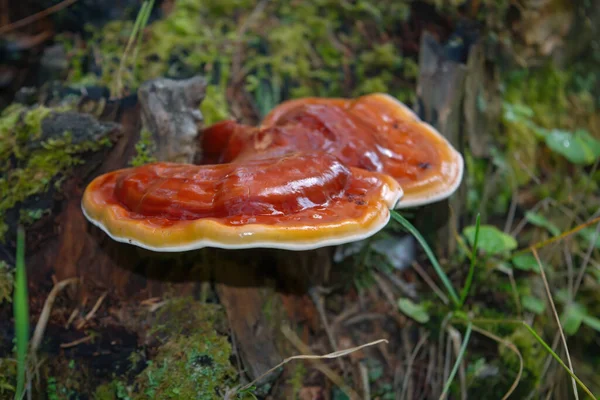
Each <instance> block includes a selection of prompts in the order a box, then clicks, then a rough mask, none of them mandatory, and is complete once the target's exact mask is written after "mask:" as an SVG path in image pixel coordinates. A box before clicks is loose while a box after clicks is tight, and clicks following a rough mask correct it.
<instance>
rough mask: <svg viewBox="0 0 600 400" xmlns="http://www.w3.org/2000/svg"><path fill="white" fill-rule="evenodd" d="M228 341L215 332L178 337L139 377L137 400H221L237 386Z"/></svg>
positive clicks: (165, 347) (207, 331) (208, 331)
mask: <svg viewBox="0 0 600 400" xmlns="http://www.w3.org/2000/svg"><path fill="white" fill-rule="evenodd" d="M230 354H231V347H230V345H229V343H228V342H227V338H226V337H224V336H219V335H217V333H216V332H215V331H214V330H203V331H200V332H198V333H196V334H194V335H191V336H184V335H176V336H175V337H173V338H172V339H171V340H169V341H168V342H167V343H165V344H164V345H163V346H162V347H161V348H160V349H159V352H158V354H157V356H156V357H155V359H154V360H153V361H152V363H151V364H150V365H149V366H148V367H147V368H146V369H145V370H144V371H143V372H142V373H141V374H140V375H139V376H138V379H137V383H138V385H139V387H138V390H137V392H138V395H136V399H155V398H160V399H179V398H184V399H219V398H222V396H223V394H224V393H225V390H226V389H227V388H228V387H231V386H232V385H233V384H234V378H235V370H234V368H233V367H232V365H231V364H230V363H229V356H230Z"/></svg>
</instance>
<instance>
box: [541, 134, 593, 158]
mask: <svg viewBox="0 0 600 400" xmlns="http://www.w3.org/2000/svg"><path fill="white" fill-rule="evenodd" d="M546 145H548V147H549V148H550V149H552V150H553V151H554V152H556V153H558V154H561V155H563V156H564V157H565V158H567V160H569V161H571V162H572V163H574V164H584V165H587V164H592V163H593V162H594V161H596V159H597V158H598V157H600V142H599V141H598V140H597V139H595V138H593V137H592V136H591V135H590V134H589V133H588V132H587V131H585V130H583V129H579V130H577V131H575V132H574V133H572V132H569V131H564V130H560V129H553V130H552V131H551V132H550V134H549V135H548V136H546Z"/></svg>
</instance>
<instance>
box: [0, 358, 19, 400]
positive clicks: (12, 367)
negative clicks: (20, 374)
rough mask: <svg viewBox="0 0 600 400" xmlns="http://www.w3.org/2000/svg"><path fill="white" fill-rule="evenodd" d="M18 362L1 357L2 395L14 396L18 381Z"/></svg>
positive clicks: (0, 389)
mask: <svg viewBox="0 0 600 400" xmlns="http://www.w3.org/2000/svg"><path fill="white" fill-rule="evenodd" d="M16 377H17V362H16V361H15V360H11V359H8V358H0V397H1V398H7V399H8V398H12V397H13V396H14V392H15V386H16V383H17V379H16Z"/></svg>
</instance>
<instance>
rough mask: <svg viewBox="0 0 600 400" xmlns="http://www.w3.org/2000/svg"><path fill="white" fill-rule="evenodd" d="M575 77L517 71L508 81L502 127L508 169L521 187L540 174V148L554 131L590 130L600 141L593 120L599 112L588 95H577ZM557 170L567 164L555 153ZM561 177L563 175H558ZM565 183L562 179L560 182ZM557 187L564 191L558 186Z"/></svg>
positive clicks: (556, 72) (550, 70)
mask: <svg viewBox="0 0 600 400" xmlns="http://www.w3.org/2000/svg"><path fill="white" fill-rule="evenodd" d="M573 79H575V76H574V75H573V74H572V73H570V72H568V71H561V70H558V69H557V68H555V67H554V66H546V67H544V68H539V69H528V70H517V71H513V72H511V73H510V74H508V75H507V76H506V78H505V81H506V86H505V98H504V113H503V123H504V126H505V132H506V139H507V141H506V144H507V152H508V154H510V157H509V158H508V162H509V165H510V167H511V169H512V171H513V173H514V177H515V178H516V181H517V183H518V184H520V185H522V184H525V183H528V182H529V181H530V180H531V177H532V176H535V175H537V174H538V168H539V160H540V158H541V157H540V155H541V152H542V151H543V150H544V148H542V147H541V146H540V144H541V143H543V142H544V141H545V138H546V137H547V136H548V135H549V133H550V132H551V131H552V130H555V129H561V130H565V131H575V130H577V129H581V128H583V129H586V130H589V132H590V133H591V135H592V136H595V137H599V136H600V132H598V131H595V130H597V124H595V123H594V121H593V119H592V118H591V117H592V116H593V115H594V113H595V112H596V110H595V107H594V104H593V99H592V98H591V96H590V95H589V93H585V92H574V90H573V84H572V81H573ZM544 155H545V156H546V155H548V156H552V157H553V158H554V159H555V160H556V162H557V165H556V166H557V167H558V168H560V167H561V166H562V165H565V164H566V161H565V158H564V157H562V156H560V155H559V154H557V153H554V152H546V153H544ZM555 176H557V177H560V176H562V175H561V174H555ZM561 179H562V178H561ZM555 183H558V185H555V187H564V186H565V185H562V182H560V183H559V182H555Z"/></svg>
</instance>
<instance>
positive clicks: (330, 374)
mask: <svg viewBox="0 0 600 400" xmlns="http://www.w3.org/2000/svg"><path fill="white" fill-rule="evenodd" d="M281 332H282V333H283V334H284V335H285V337H286V338H287V339H288V340H289V341H290V342H291V343H292V344H293V345H294V346H295V347H296V348H297V349H298V350H299V351H301V352H303V353H307V354H301V355H297V356H292V357H288V358H286V359H285V360H283V361H282V362H280V363H279V364H277V365H276V366H274V367H273V368H271V369H270V370H268V371H267V372H265V373H264V374H262V375H261V376H259V377H258V378H256V379H254V380H253V381H252V382H250V383H248V384H246V385H244V386H242V387H240V388H238V389H236V390H235V391H234V394H235V393H237V392H240V391H242V390H245V389H248V388H249V387H251V386H252V385H254V384H255V383H256V382H258V381H260V380H261V379H262V378H264V377H265V376H267V375H269V374H270V373H272V372H273V371H275V370H277V369H278V368H280V367H282V366H284V365H285V364H287V363H288V362H290V361H292V360H322V359H337V358H339V357H343V356H346V355H348V354H351V353H354V352H356V351H359V350H362V349H364V348H365V347H369V346H374V345H376V344H379V343H388V341H387V340H386V339H379V340H375V341H374V342H369V343H366V344H363V345H360V346H357V347H352V348H350V349H346V350H340V351H334V352H333V353H329V354H325V355H322V356H318V355H314V354H310V353H311V351H310V348H309V347H308V346H307V345H306V344H304V343H303V342H302V340H300V338H299V337H298V336H297V335H296V334H295V333H294V332H293V331H292V330H291V329H290V328H289V327H288V326H286V325H283V326H282V327H281ZM315 367H316V368H317V369H318V370H319V371H321V372H322V373H324V374H325V375H326V376H327V378H329V379H330V380H331V381H332V382H333V383H334V384H336V385H337V386H338V387H339V388H340V389H341V390H343V391H344V392H345V393H346V394H347V395H348V396H350V398H351V399H359V398H360V397H359V396H358V393H356V392H355V391H354V390H353V389H352V388H350V387H348V386H347V385H346V384H345V383H344V380H343V379H342V378H341V377H340V376H339V375H338V374H336V373H335V372H334V371H333V370H331V369H330V368H329V367H327V366H326V365H324V364H323V363H320V362H318V361H317V364H316V365H315ZM229 396H232V395H231V394H230V395H229Z"/></svg>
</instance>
